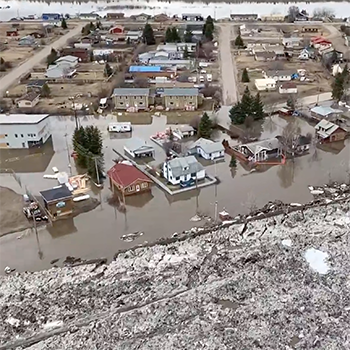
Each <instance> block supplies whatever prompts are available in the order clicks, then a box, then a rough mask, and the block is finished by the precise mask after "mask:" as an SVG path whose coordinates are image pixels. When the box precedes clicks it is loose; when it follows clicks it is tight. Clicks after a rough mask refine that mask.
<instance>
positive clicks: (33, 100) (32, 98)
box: [16, 92, 40, 108]
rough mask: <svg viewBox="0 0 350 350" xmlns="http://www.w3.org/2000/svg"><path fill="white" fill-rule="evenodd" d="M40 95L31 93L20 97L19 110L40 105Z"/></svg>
mask: <svg viewBox="0 0 350 350" xmlns="http://www.w3.org/2000/svg"><path fill="white" fill-rule="evenodd" d="M39 98H40V94H38V93H36V92H29V93H27V94H25V95H24V96H22V97H20V98H19V99H18V100H17V101H16V104H17V108H33V107H35V106H36V105H37V104H38V103H39Z"/></svg>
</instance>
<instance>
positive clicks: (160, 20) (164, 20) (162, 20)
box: [153, 13, 169, 22]
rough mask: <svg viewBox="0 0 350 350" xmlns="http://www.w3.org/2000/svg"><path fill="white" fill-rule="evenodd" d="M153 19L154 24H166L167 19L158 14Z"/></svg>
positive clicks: (162, 14)
mask: <svg viewBox="0 0 350 350" xmlns="http://www.w3.org/2000/svg"><path fill="white" fill-rule="evenodd" d="M153 19H154V21H155V22H166V21H167V20H168V19H169V17H168V15H167V14H165V13H160V14H158V15H155V16H154V17H153Z"/></svg>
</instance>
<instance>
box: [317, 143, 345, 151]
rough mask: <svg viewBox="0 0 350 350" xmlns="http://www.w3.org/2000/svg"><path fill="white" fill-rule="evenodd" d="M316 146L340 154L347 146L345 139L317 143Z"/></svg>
mask: <svg viewBox="0 0 350 350" xmlns="http://www.w3.org/2000/svg"><path fill="white" fill-rule="evenodd" d="M316 147H317V148H319V149H320V150H322V151H324V152H329V153H332V154H339V153H340V152H341V151H342V150H343V149H344V148H345V141H344V140H343V141H337V142H331V143H327V144H317V146H316Z"/></svg>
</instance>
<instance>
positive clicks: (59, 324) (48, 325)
mask: <svg viewBox="0 0 350 350" xmlns="http://www.w3.org/2000/svg"><path fill="white" fill-rule="evenodd" d="M62 326H63V321H53V322H48V323H46V324H44V325H43V328H44V329H45V330H48V329H52V328H58V327H62Z"/></svg>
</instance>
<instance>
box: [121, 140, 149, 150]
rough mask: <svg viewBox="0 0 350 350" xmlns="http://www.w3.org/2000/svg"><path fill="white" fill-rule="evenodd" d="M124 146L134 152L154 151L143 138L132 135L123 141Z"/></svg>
mask: <svg viewBox="0 0 350 350" xmlns="http://www.w3.org/2000/svg"><path fill="white" fill-rule="evenodd" d="M125 148H127V149H128V150H129V151H131V152H136V151H143V150H144V151H145V152H150V151H154V148H153V146H151V145H147V143H146V141H145V140H143V139H140V138H138V137H132V138H131V139H129V140H128V141H126V143H125Z"/></svg>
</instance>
